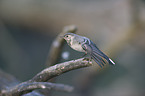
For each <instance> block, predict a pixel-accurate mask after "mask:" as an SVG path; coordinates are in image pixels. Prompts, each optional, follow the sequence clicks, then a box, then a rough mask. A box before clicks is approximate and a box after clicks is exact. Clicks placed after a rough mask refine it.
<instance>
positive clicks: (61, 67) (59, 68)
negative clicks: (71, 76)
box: [30, 58, 92, 82]
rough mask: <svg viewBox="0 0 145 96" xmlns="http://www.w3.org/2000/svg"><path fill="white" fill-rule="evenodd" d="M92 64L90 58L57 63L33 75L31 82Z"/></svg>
mask: <svg viewBox="0 0 145 96" xmlns="http://www.w3.org/2000/svg"><path fill="white" fill-rule="evenodd" d="M91 65H92V62H91V61H90V59H88V58H81V59H77V60H72V61H68V62H64V63H60V64H56V65H54V66H52V67H49V68H46V69H44V70H43V71H41V72H40V73H38V74H37V75H36V76H35V77H33V78H32V79H31V80H30V82H45V81H48V80H49V79H51V78H53V77H55V76H58V75H61V74H62V73H65V72H68V71H71V70H74V69H78V68H82V67H88V66H91Z"/></svg>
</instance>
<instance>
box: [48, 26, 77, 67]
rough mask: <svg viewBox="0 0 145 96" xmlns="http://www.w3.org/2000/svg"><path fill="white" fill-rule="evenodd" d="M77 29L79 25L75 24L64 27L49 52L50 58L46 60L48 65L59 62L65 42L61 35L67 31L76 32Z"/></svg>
mask: <svg viewBox="0 0 145 96" xmlns="http://www.w3.org/2000/svg"><path fill="white" fill-rule="evenodd" d="M76 31H77V27H76V26H75V25H70V26H66V27H64V29H63V31H62V32H61V33H60V34H59V35H58V36H57V37H56V38H55V40H54V41H53V43H52V45H51V48H50V51H49V54H48V60H47V61H46V66H47V67H48V66H52V65H54V64H56V63H57V60H58V57H59V55H60V52H61V49H62V47H63V44H64V39H63V38H61V37H60V36H63V35H64V34H65V33H75V32H76Z"/></svg>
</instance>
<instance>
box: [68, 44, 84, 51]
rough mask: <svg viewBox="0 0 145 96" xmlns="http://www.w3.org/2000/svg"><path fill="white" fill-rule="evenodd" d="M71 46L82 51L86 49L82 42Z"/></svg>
mask: <svg viewBox="0 0 145 96" xmlns="http://www.w3.org/2000/svg"><path fill="white" fill-rule="evenodd" d="M71 48H72V49H74V50H77V51H80V52H84V49H83V48H82V46H81V44H72V45H71Z"/></svg>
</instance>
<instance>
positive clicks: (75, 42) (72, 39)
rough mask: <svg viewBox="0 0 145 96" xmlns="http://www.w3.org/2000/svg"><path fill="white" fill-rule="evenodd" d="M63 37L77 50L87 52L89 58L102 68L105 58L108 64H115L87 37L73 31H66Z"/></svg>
mask: <svg viewBox="0 0 145 96" xmlns="http://www.w3.org/2000/svg"><path fill="white" fill-rule="evenodd" d="M63 38H64V39H65V40H66V41H67V43H68V45H69V46H70V47H71V48H72V49H74V50H77V51H80V52H85V54H89V55H90V56H91V58H92V59H93V60H94V61H95V62H96V63H97V64H98V65H99V66H100V67H101V68H102V66H104V64H106V62H105V61H104V59H105V60H107V61H108V63H109V64H113V65H115V63H114V62H113V61H112V60H111V59H110V58H109V57H108V56H106V55H105V54H104V53H103V52H102V51H100V50H99V48H98V47H97V46H96V45H95V44H94V43H93V42H92V41H91V40H90V39H89V38H87V37H83V36H79V35H77V34H73V33H66V34H65V35H64V36H63Z"/></svg>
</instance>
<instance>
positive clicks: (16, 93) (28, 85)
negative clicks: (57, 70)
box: [1, 82, 73, 96]
mask: <svg viewBox="0 0 145 96" xmlns="http://www.w3.org/2000/svg"><path fill="white" fill-rule="evenodd" d="M35 89H49V90H51V89H53V90H57V91H65V92H71V91H72V90H73V87H71V86H68V85H63V84H54V83H48V82H24V83H21V84H19V85H17V86H15V87H13V88H11V89H10V90H3V91H2V94H1V95H2V96H20V95H22V94H26V93H28V92H31V91H33V90H35Z"/></svg>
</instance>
